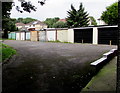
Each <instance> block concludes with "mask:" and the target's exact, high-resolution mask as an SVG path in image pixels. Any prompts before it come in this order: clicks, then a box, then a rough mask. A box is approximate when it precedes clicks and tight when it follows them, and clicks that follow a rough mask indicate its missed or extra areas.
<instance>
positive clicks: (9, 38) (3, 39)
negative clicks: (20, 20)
mask: <svg viewBox="0 0 120 93" xmlns="http://www.w3.org/2000/svg"><path fill="white" fill-rule="evenodd" d="M0 40H15V39H11V38H0Z"/></svg>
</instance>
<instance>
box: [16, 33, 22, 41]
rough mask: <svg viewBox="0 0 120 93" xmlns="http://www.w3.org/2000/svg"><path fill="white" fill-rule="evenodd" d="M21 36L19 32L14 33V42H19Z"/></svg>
mask: <svg viewBox="0 0 120 93" xmlns="http://www.w3.org/2000/svg"><path fill="white" fill-rule="evenodd" d="M20 37H21V34H20V32H16V40H21V38H20Z"/></svg>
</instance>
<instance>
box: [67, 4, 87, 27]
mask: <svg viewBox="0 0 120 93" xmlns="http://www.w3.org/2000/svg"><path fill="white" fill-rule="evenodd" d="M67 12H68V17H67V24H68V26H69V27H85V26H88V21H89V20H88V13H87V12H85V9H84V8H83V5H82V3H80V6H79V9H78V10H76V9H75V8H74V6H73V5H71V10H69V11H67Z"/></svg>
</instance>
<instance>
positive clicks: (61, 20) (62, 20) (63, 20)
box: [58, 19, 66, 22]
mask: <svg viewBox="0 0 120 93" xmlns="http://www.w3.org/2000/svg"><path fill="white" fill-rule="evenodd" d="M58 21H60V22H66V19H59V20H58Z"/></svg>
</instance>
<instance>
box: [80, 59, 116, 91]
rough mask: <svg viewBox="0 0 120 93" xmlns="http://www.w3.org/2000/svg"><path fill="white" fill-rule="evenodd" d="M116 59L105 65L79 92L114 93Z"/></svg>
mask: <svg viewBox="0 0 120 93" xmlns="http://www.w3.org/2000/svg"><path fill="white" fill-rule="evenodd" d="M116 69H117V57H115V58H114V59H113V60H111V61H110V62H109V63H108V64H106V65H105V66H104V67H103V68H102V69H101V70H100V71H99V72H98V74H97V75H96V76H94V77H93V78H92V80H91V81H90V82H89V83H88V84H87V86H86V87H85V88H84V89H83V90H82V91H81V93H84V91H89V92H90V91H116Z"/></svg>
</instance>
